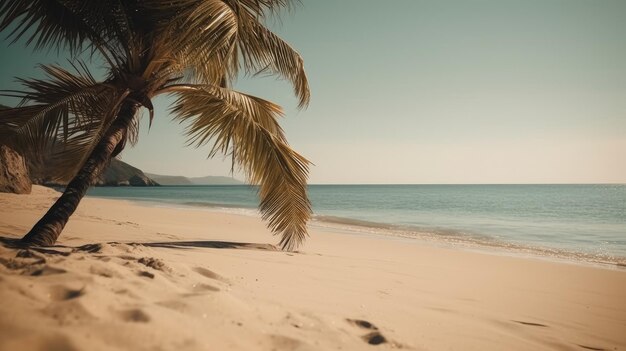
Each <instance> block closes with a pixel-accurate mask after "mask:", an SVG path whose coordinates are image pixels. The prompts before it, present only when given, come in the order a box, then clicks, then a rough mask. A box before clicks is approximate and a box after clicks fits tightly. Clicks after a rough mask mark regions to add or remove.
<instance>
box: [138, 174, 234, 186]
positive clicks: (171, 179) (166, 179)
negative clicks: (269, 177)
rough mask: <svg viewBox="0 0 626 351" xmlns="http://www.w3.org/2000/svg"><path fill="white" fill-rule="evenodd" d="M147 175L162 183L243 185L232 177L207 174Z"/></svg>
mask: <svg viewBox="0 0 626 351" xmlns="http://www.w3.org/2000/svg"><path fill="white" fill-rule="evenodd" d="M146 175H147V176H148V177H150V178H152V179H154V180H155V181H156V182H158V183H159V184H161V185H241V184H243V183H242V182H240V181H239V180H237V179H235V178H231V177H222V176H206V177H192V178H188V177H183V176H171V175H160V174H152V173H146Z"/></svg>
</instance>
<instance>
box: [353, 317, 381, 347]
mask: <svg viewBox="0 0 626 351" xmlns="http://www.w3.org/2000/svg"><path fill="white" fill-rule="evenodd" d="M346 321H347V322H348V323H350V324H352V325H354V326H356V327H359V328H361V329H367V330H371V332H369V333H367V334H365V335H363V336H362V337H361V338H362V339H363V340H364V341H365V342H366V343H368V344H370V345H380V344H384V343H386V342H387V339H386V338H385V337H384V336H383V335H382V334H381V333H380V332H379V331H378V327H376V326H375V325H374V324H372V323H370V322H368V321H366V320H363V319H350V318H346Z"/></svg>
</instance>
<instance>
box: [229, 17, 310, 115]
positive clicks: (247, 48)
mask: <svg viewBox="0 0 626 351" xmlns="http://www.w3.org/2000/svg"><path fill="white" fill-rule="evenodd" d="M238 18H239V29H238V32H237V34H238V46H239V50H240V52H241V55H242V57H243V66H244V68H245V69H246V71H247V72H250V73H254V74H259V73H269V74H278V75H279V76H281V77H283V78H285V79H287V80H289V81H290V82H291V84H292V85H293V88H294V92H295V94H296V96H297V97H298V99H299V100H300V101H299V107H300V108H304V107H306V106H307V105H308V104H309V100H310V98H311V93H310V90H309V83H308V79H307V76H306V72H305V71H304V60H302V57H301V56H300V54H298V52H296V51H295V50H294V49H293V48H291V46H289V44H287V43H286V42H285V41H284V40H282V39H281V38H280V37H278V36H277V35H276V34H274V33H272V32H271V31H270V30H269V29H267V28H266V27H265V26H263V24H261V23H260V22H259V21H258V19H257V18H255V17H254V15H253V14H252V13H250V12H248V11H246V10H243V11H240V12H239V13H238Z"/></svg>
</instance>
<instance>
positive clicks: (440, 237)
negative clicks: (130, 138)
mask: <svg viewBox="0 0 626 351" xmlns="http://www.w3.org/2000/svg"><path fill="white" fill-rule="evenodd" d="M88 197H91V198H97V199H102V200H113V201H115V200H120V201H128V202H130V203H134V204H136V205H139V206H146V207H155V208H172V209H180V210H185V209H192V210H199V211H210V212H218V213H225V214H232V215H241V216H248V217H254V218H260V215H259V214H258V212H257V209H256V208H248V207H239V206H236V205H229V204H219V203H208V202H185V203H178V202H171V203H170V202H162V201H156V200H152V199H137V198H111V197H106V196H92V195H88ZM309 227H310V228H317V229H321V230H329V231H333V232H336V233H347V234H354V235H373V236H380V237H381V238H388V239H390V238H395V239H405V240H406V242H407V243H414V241H417V242H418V244H432V245H433V246H436V247H442V248H449V249H456V250H467V251H475V252H479V253H486V254H493V255H504V256H512V257H520V258H531V259H540V260H547V261H554V262H562V263H570V264H579V265H589V266H594V267H602V268H606V269H617V270H625V269H626V256H612V255H607V254H594V253H590V252H585V251H574V250H568V249H563V248H556V247H550V246H537V245H530V244H522V243H515V242H510V241H505V240H502V239H499V238H495V237H491V236H488V235H472V234H467V233H460V232H457V231H453V230H445V229H441V230H437V231H428V230H426V229H423V230H420V228H416V227H410V226H403V225H395V224H388V223H379V222H369V221H364V220H358V219H353V218H345V217H334V216H327V215H316V214H313V217H312V218H311V221H310V222H309Z"/></svg>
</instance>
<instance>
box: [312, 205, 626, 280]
mask: <svg viewBox="0 0 626 351" xmlns="http://www.w3.org/2000/svg"><path fill="white" fill-rule="evenodd" d="M312 224H313V225H314V226H317V227H320V228H326V229H331V230H341V231H347V232H353V233H365V234H373V235H384V236H391V237H396V238H404V239H417V240H424V241H427V242H429V243H434V244H441V245H443V246H453V247H462V248H467V249H474V250H479V251H482V250H486V251H489V252H491V253H493V252H494V250H495V251H497V252H500V253H506V254H513V255H522V256H533V257H538V258H548V259H557V260H565V261H569V262H574V263H590V264H599V265H602V266H606V265H609V266H614V267H617V268H621V269H626V257H622V256H615V255H609V254H605V253H599V252H598V253H591V252H581V251H572V250H567V249H561V248H552V247H547V246H536V245H529V244H521V243H513V242H509V241H503V240H500V239H498V238H494V237H492V236H487V235H482V234H479V233H472V232H467V231H459V230H454V229H448V228H422V227H416V226H407V225H396V224H389V223H379V222H371V221H365V220H359V219H353V218H344V217H337V216H326V215H315V216H314V217H313V223H312Z"/></svg>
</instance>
